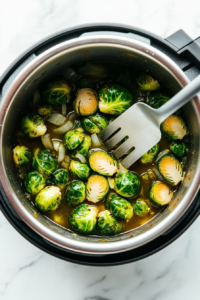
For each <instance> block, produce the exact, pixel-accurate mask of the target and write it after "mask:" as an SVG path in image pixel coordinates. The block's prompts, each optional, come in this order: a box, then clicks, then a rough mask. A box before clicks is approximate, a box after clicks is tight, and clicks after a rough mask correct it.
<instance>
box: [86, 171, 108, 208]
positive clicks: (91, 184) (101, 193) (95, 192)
mask: <svg viewBox="0 0 200 300" xmlns="http://www.w3.org/2000/svg"><path fill="white" fill-rule="evenodd" d="M108 191H109V184H108V181H107V180H106V178H105V177H103V176H100V175H92V176H90V177H89V179H88V182H87V184H86V198H87V200H88V201H91V202H93V203H97V202H99V201H101V200H103V199H104V198H105V197H106V195H107V193H108Z"/></svg>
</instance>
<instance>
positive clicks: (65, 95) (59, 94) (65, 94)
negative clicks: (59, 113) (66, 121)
mask: <svg viewBox="0 0 200 300" xmlns="http://www.w3.org/2000/svg"><path fill="white" fill-rule="evenodd" d="M70 91H71V88H70V86H69V85H68V84H67V83H66V82H65V81H64V80H56V81H52V82H49V83H47V84H46V85H45V86H44V87H43V89H42V99H43V100H44V101H45V102H47V103H49V104H52V105H60V104H64V103H66V102H67V103H68V102H70Z"/></svg>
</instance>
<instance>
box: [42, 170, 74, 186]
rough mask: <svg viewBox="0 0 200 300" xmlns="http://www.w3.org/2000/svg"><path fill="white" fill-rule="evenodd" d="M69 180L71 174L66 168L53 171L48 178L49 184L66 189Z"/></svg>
mask: <svg viewBox="0 0 200 300" xmlns="http://www.w3.org/2000/svg"><path fill="white" fill-rule="evenodd" d="M68 181H69V175H68V172H67V170H66V169H59V170H56V171H55V172H53V173H51V175H50V176H49V178H48V180H47V184H48V185H55V186H58V187H59V188H60V189H64V188H65V187H66V185H67V183H68Z"/></svg>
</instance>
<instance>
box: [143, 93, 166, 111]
mask: <svg viewBox="0 0 200 300" xmlns="http://www.w3.org/2000/svg"><path fill="white" fill-rule="evenodd" d="M169 99H170V97H169V96H168V95H167V94H165V93H160V92H152V93H150V95H148V97H147V104H149V105H150V106H151V107H153V108H159V107H161V106H162V105H163V104H165V103H166V102H167V101H168V100H169Z"/></svg>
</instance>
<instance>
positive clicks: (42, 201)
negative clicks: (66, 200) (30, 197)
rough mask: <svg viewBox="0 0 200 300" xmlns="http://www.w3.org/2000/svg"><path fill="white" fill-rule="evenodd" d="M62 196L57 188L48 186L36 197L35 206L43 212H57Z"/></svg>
mask: <svg viewBox="0 0 200 300" xmlns="http://www.w3.org/2000/svg"><path fill="white" fill-rule="evenodd" d="M61 200H62V194H61V190H60V189H59V187H57V186H46V187H45V188H44V189H43V190H41V191H40V192H39V194H37V196H36V197H35V206H36V207H37V208H38V209H39V210H41V211H42V212H48V211H53V210H56V208H57V207H58V205H59V204H60V203H61Z"/></svg>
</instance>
